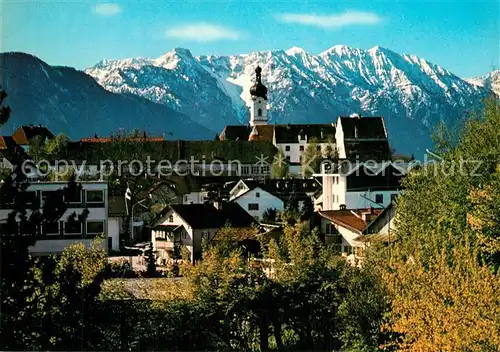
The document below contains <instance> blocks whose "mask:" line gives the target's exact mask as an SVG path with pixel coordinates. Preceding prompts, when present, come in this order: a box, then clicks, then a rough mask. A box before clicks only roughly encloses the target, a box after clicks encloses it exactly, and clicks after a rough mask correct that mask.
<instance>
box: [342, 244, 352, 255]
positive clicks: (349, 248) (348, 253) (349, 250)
mask: <svg viewBox="0 0 500 352" xmlns="http://www.w3.org/2000/svg"><path fill="white" fill-rule="evenodd" d="M344 252H345V253H347V255H351V254H354V248H353V247H351V246H344Z"/></svg>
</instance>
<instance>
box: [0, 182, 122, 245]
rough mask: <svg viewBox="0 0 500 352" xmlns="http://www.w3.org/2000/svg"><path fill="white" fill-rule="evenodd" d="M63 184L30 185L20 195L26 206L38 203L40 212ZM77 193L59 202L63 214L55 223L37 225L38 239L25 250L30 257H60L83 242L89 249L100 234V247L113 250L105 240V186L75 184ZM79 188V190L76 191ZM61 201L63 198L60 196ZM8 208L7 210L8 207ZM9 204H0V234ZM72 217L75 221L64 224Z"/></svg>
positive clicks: (106, 190)
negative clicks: (64, 209)
mask: <svg viewBox="0 0 500 352" xmlns="http://www.w3.org/2000/svg"><path fill="white" fill-rule="evenodd" d="M67 185H68V183H67V182H32V183H31V184H30V185H29V186H28V188H27V189H26V191H25V192H24V193H25V194H24V196H25V198H24V199H25V200H26V204H27V205H28V206H29V205H30V202H34V201H37V202H38V201H39V202H40V209H42V207H43V202H44V199H46V198H47V196H50V195H55V194H60V193H61V192H57V191H61V190H63V189H64V188H65V187H67ZM77 185H78V186H81V189H79V190H78V192H77V193H75V195H74V196H72V197H71V199H63V201H64V202H65V203H66V205H67V207H68V208H67V209H66V211H65V213H64V214H63V215H62V216H61V217H60V218H59V219H58V220H57V221H55V222H52V223H48V224H43V225H41V226H40V227H39V228H38V229H37V231H38V234H39V236H40V237H39V239H38V240H37V241H36V243H35V245H34V246H32V247H30V248H29V250H30V252H31V253H33V254H37V255H48V254H57V253H61V252H62V251H63V250H64V248H66V247H67V246H68V245H70V244H72V243H77V242H83V243H85V244H86V245H90V244H91V242H92V241H93V240H94V238H95V237H96V236H99V235H102V234H104V238H107V241H104V243H103V246H104V247H105V248H106V249H107V248H108V246H109V247H115V244H114V243H113V239H112V238H108V237H107V227H108V224H107V219H108V185H107V183H105V182H92V181H88V182H78V183H77ZM79 188H80V187H79ZM61 196H62V195H61ZM62 197H63V198H64V196H62ZM9 204H10V206H9ZM12 204H13V203H12V202H9V200H4V201H3V202H2V203H1V204H0V231H2V226H5V223H6V219H7V217H8V216H9V214H10V213H11V212H12ZM85 209H87V210H88V214H87V216H86V217H85V218H84V219H83V221H80V220H79V219H78V216H80V215H82V213H83V212H84V211H85ZM72 215H75V216H76V217H75V218H74V219H75V220H76V221H68V220H69V219H70V218H71V217H72Z"/></svg>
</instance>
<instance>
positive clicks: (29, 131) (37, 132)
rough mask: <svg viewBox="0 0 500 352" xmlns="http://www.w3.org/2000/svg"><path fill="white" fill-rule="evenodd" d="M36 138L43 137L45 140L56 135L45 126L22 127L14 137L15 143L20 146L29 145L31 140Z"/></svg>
mask: <svg viewBox="0 0 500 352" xmlns="http://www.w3.org/2000/svg"><path fill="white" fill-rule="evenodd" d="M36 136H41V137H42V138H43V139H47V138H48V139H50V138H54V134H52V132H50V131H49V129H48V128H47V127H44V126H41V125H40V126H31V125H30V126H21V127H19V128H18V129H17V130H16V132H14V134H13V135H12V138H14V141H16V143H17V144H19V145H28V144H29V142H30V140H32V139H33V138H35V137H36Z"/></svg>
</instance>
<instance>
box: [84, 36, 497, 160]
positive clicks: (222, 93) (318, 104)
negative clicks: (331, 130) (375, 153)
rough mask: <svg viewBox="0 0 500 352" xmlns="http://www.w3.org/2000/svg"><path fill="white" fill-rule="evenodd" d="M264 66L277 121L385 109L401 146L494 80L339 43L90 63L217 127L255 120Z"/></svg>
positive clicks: (456, 115) (120, 89) (108, 80)
mask: <svg viewBox="0 0 500 352" xmlns="http://www.w3.org/2000/svg"><path fill="white" fill-rule="evenodd" d="M257 65H260V66H261V67H262V68H263V72H262V76H263V81H264V84H266V85H267V87H268V89H269V95H268V98H269V108H270V117H271V122H272V123H325V122H332V121H334V120H335V118H336V117H337V116H339V115H350V114H351V113H361V114H362V115H381V116H384V117H385V119H386V122H387V125H388V130H389V134H390V138H391V143H392V145H393V147H395V149H396V151H397V152H404V153H420V152H422V151H423V150H425V148H427V147H430V146H431V142H430V138H429V136H430V134H431V133H432V130H433V126H435V124H436V123H437V122H439V121H443V122H445V123H446V124H448V125H454V124H455V123H457V122H459V120H460V119H462V118H466V117H467V116H468V114H469V113H470V110H475V109H477V108H479V107H480V105H481V100H482V99H483V98H484V97H485V96H487V95H488V94H489V93H490V92H489V86H487V85H486V84H485V83H483V85H482V86H481V82H482V81H481V82H479V81H477V82H476V81H472V80H470V81H466V80H464V79H461V78H459V77H457V76H455V75H454V74H453V73H451V72H450V71H448V70H446V69H444V68H442V67H440V66H438V65H436V64H433V63H431V62H429V61H426V60H424V59H422V58H419V57H417V56H414V55H406V54H404V55H400V54H397V53H395V52H393V51H391V50H388V49H385V48H382V47H378V46H377V47H374V48H371V49H369V50H361V49H356V48H351V47H348V46H343V45H336V46H334V47H332V48H330V49H328V50H326V51H324V52H322V53H320V54H318V55H313V54H310V53H307V52H306V51H304V50H303V49H301V48H297V47H293V48H290V49H289V50H286V51H284V50H276V51H267V52H253V53H249V54H244V55H234V56H214V55H211V56H196V57H195V56H193V55H192V54H191V52H190V51H189V50H187V49H181V48H176V49H173V50H172V51H170V52H168V53H166V54H165V55H162V56H160V57H159V58H156V59H148V58H131V59H125V60H103V61H101V62H99V63H98V64H96V65H95V66H94V67H92V68H89V69H87V70H86V73H88V74H89V75H91V76H93V77H94V78H95V79H96V80H97V82H98V83H99V84H101V85H102V86H103V87H104V88H106V89H107V90H109V91H112V92H117V93H125V92H127V93H133V94H136V95H139V96H141V97H145V98H147V99H150V100H152V101H154V102H157V103H161V104H165V105H168V106H169V107H171V108H173V109H174V110H177V111H179V112H181V113H183V114H185V115H187V116H189V117H190V118H191V119H193V120H194V121H196V122H198V123H200V124H202V125H204V126H206V127H208V128H210V129H212V130H216V131H220V130H221V129H222V128H223V126H224V125H226V124H239V123H248V108H247V106H248V105H249V103H250V94H249V92H248V89H249V87H250V86H251V84H253V79H254V69H255V67H256V66H257ZM497 76H498V75H497Z"/></svg>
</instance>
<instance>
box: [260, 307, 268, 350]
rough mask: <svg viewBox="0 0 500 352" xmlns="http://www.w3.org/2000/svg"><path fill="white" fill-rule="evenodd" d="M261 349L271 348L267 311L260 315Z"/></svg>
mask: <svg viewBox="0 0 500 352" xmlns="http://www.w3.org/2000/svg"><path fill="white" fill-rule="evenodd" d="M259 332H260V350H261V351H268V350H269V325H268V321H267V317H266V315H265V313H261V315H260V326H259Z"/></svg>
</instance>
